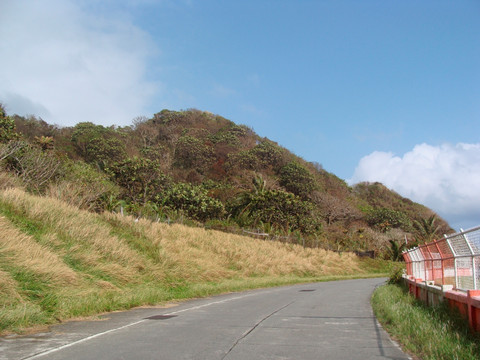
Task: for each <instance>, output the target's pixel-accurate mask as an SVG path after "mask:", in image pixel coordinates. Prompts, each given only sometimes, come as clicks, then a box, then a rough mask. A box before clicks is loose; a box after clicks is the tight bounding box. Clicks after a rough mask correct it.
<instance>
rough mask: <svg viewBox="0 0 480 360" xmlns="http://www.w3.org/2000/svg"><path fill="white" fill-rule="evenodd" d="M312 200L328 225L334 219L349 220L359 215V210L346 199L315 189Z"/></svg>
mask: <svg viewBox="0 0 480 360" xmlns="http://www.w3.org/2000/svg"><path fill="white" fill-rule="evenodd" d="M312 201H313V202H314V203H315V204H317V205H318V207H319V210H320V214H321V216H322V217H323V218H324V219H325V221H326V222H327V224H328V225H331V224H332V223H334V222H336V221H342V220H351V219H356V218H359V217H361V216H360V212H359V211H358V210H357V209H355V208H354V207H352V206H351V205H350V204H349V203H347V202H346V201H344V200H342V199H340V198H338V197H336V196H333V195H330V194H329V193H320V192H318V191H315V192H314V193H313V195H312Z"/></svg>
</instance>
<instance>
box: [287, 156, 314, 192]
mask: <svg viewBox="0 0 480 360" xmlns="http://www.w3.org/2000/svg"><path fill="white" fill-rule="evenodd" d="M280 185H282V186H283V187H284V188H285V189H286V190H287V191H289V192H291V193H294V194H295V195H297V196H300V197H301V198H303V199H306V198H307V197H308V196H309V195H310V194H311V193H312V191H313V190H315V188H316V184H315V179H314V178H313V176H312V174H310V172H309V171H308V170H307V169H306V168H305V167H303V166H302V165H300V164H299V163H297V162H296V161H292V162H290V163H288V164H287V165H285V166H284V167H283V168H282V169H281V170H280Z"/></svg>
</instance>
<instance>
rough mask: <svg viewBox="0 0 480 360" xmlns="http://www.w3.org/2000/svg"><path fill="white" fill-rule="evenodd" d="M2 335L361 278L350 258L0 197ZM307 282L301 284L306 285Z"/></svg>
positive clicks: (9, 194)
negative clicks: (132, 310)
mask: <svg viewBox="0 0 480 360" xmlns="http://www.w3.org/2000/svg"><path fill="white" fill-rule="evenodd" d="M0 229H1V231H0V294H1V295H0V331H2V329H10V330H11V329H17V330H18V329H19V328H23V327H25V326H30V325H34V324H39V323H40V324H41V323H45V322H48V321H55V320H54V319H56V318H60V319H67V318H71V317H78V316H84V315H92V314H95V313H99V312H103V311H111V310H116V309H122V308H128V307H132V306H139V305H143V304H155V303H159V302H161V301H165V300H170V299H174V298H184V297H190V296H202V295H208V294H212V293H216V292H219V291H232V290H238V289H241V288H247V287H255V286H268V285H272V284H282V283H292V282H298V281H302V279H308V281H312V280H315V279H319V278H321V277H326V276H344V275H359V274H366V273H367V271H366V270H364V268H365V267H364V266H363V265H362V264H361V263H360V262H359V260H358V259H357V258H356V256H355V255H353V254H349V253H344V254H342V255H340V254H337V253H334V252H330V251H326V250H322V249H308V248H307V249H304V248H302V247H301V246H298V245H291V244H283V243H279V242H272V241H264V240H257V239H252V238H249V237H244V236H239V235H233V234H226V233H223V232H219V231H213V230H204V229H200V228H191V227H187V226H182V225H167V224H161V223H151V222H150V221H147V220H140V221H138V222H136V221H135V219H133V218H132V217H122V216H120V215H115V214H110V213H105V214H101V215H99V214H93V213H90V212H87V211H83V210H78V208H75V207H73V206H70V205H68V204H66V203H64V202H61V201H59V200H56V199H53V198H49V197H38V196H33V195H29V194H27V193H25V192H24V191H22V190H19V189H11V188H10V189H5V190H0ZM304 281H305V280H304Z"/></svg>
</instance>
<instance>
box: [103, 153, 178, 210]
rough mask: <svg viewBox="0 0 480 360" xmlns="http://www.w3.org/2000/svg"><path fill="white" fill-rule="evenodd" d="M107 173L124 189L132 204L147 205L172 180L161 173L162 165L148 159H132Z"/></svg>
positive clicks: (117, 165)
mask: <svg viewBox="0 0 480 360" xmlns="http://www.w3.org/2000/svg"><path fill="white" fill-rule="evenodd" d="M107 172H108V173H110V176H111V179H112V180H113V181H114V182H116V183H117V184H118V185H120V186H121V187H123V188H124V191H125V196H126V197H127V198H128V199H129V200H130V201H132V202H134V203H138V204H145V203H147V202H148V201H152V200H154V199H155V197H156V195H157V194H158V193H159V192H161V191H162V190H164V189H165V187H166V186H167V185H168V184H169V182H170V179H169V178H168V177H167V176H166V175H164V174H163V173H162V172H161V171H160V164H159V163H158V162H157V161H153V160H150V159H146V158H137V157H134V158H130V159H126V160H123V161H120V162H117V163H114V164H112V165H111V166H110V167H109V168H108V169H107Z"/></svg>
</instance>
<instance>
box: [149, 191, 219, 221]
mask: <svg viewBox="0 0 480 360" xmlns="http://www.w3.org/2000/svg"><path fill="white" fill-rule="evenodd" d="M158 201H159V202H161V203H162V204H163V205H164V206H166V207H168V208H170V209H172V210H180V211H182V212H184V213H185V214H186V215H187V216H188V217H190V218H192V219H194V220H199V221H206V220H209V219H215V218H221V217H222V216H223V215H224V212H225V208H224V206H223V204H222V203H221V202H220V201H218V200H217V199H214V198H212V197H210V196H209V195H208V191H207V189H205V188H204V187H202V186H195V185H191V184H186V183H177V184H175V185H173V186H172V187H170V188H169V189H168V190H167V191H166V192H165V193H164V194H162V195H161V196H160V195H159V197H158Z"/></svg>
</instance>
